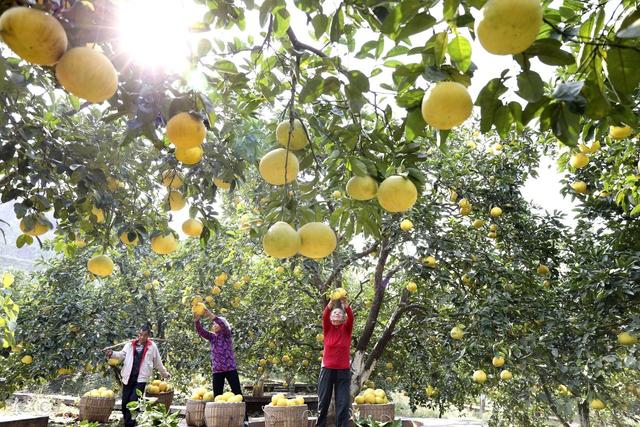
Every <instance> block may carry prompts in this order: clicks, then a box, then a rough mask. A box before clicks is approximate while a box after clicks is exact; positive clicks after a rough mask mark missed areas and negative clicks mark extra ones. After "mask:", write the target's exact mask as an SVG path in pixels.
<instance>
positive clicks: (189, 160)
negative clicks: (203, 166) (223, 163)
mask: <svg viewBox="0 0 640 427" xmlns="http://www.w3.org/2000/svg"><path fill="white" fill-rule="evenodd" d="M203 154H204V150H203V149H202V147H201V146H199V145H198V146H196V147H193V148H176V160H177V161H179V162H181V163H184V164H185V165H195V164H196V163H198V162H200V160H202V155H203Z"/></svg>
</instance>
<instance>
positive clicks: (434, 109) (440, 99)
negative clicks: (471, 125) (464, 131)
mask: <svg viewBox="0 0 640 427" xmlns="http://www.w3.org/2000/svg"><path fill="white" fill-rule="evenodd" d="M472 109H473V101H472V100H471V95H469V91H468V90H467V88H466V87H464V86H463V85H461V84H460V83H457V82H439V83H436V84H435V85H433V86H431V88H429V90H428V91H427V92H426V93H425V94H424V98H422V118H423V119H424V121H425V122H427V124H428V125H429V126H431V127H433V128H435V129H440V130H447V129H451V128H453V127H455V126H458V125H461V124H462V123H464V121H465V120H467V119H468V118H469V116H470V115H471V110H472Z"/></svg>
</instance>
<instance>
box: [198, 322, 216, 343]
mask: <svg viewBox="0 0 640 427" xmlns="http://www.w3.org/2000/svg"><path fill="white" fill-rule="evenodd" d="M195 324H196V332H197V333H198V335H200V336H201V337H202V338H204V339H205V340H207V341H211V339H212V338H213V334H212V333H211V332H209V331H207V330H206V329H205V328H203V327H202V323H200V319H196V321H195Z"/></svg>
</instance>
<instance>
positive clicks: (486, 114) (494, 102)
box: [476, 78, 507, 133]
mask: <svg viewBox="0 0 640 427" xmlns="http://www.w3.org/2000/svg"><path fill="white" fill-rule="evenodd" d="M506 91H507V87H506V86H505V85H504V83H503V82H502V79H501V78H495V79H492V80H490V81H489V82H488V83H487V84H486V85H485V86H484V87H483V88H482V90H481V91H480V93H479V94H478V98H477V99H476V105H478V106H480V131H481V132H482V133H486V132H488V131H489V130H490V129H491V126H492V124H493V122H494V117H493V116H494V114H495V111H496V110H497V109H498V108H499V107H500V106H502V102H501V101H500V96H502V95H503V94H504V93H505V92H506Z"/></svg>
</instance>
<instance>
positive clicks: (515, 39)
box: [476, 0, 543, 55]
mask: <svg viewBox="0 0 640 427" xmlns="http://www.w3.org/2000/svg"><path fill="white" fill-rule="evenodd" d="M542 14H543V8H542V3H541V2H540V0H489V1H488V2H486V3H485V4H484V7H483V8H482V15H481V16H480V18H479V19H478V25H477V26H476V34H477V35H478V40H480V44H481V45H482V47H483V48H485V50H486V51H487V52H489V53H493V54H494V55H516V54H518V53H521V52H523V51H525V50H527V48H528V47H529V46H531V45H532V44H533V42H534V41H535V40H536V37H538V32H539V31H540V26H541V25H542Z"/></svg>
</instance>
